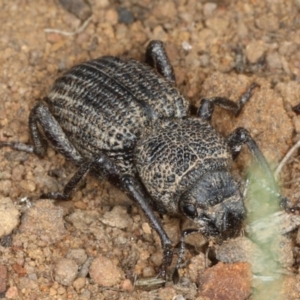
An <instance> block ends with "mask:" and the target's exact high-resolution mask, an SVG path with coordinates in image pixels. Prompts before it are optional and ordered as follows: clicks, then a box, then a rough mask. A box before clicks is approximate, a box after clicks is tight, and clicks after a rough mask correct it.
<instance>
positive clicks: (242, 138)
mask: <svg viewBox="0 0 300 300" xmlns="http://www.w3.org/2000/svg"><path fill="white" fill-rule="evenodd" d="M227 144H228V146H229V148H230V149H231V153H232V158H233V159H236V158H237V156H238V155H239V153H240V151H241V147H242V145H244V144H246V145H247V146H248V148H249V150H250V152H251V154H252V156H253V157H254V158H255V160H256V161H257V163H258V165H259V166H260V167H261V169H262V170H263V171H264V174H265V175H266V177H267V178H268V181H269V182H270V183H271V185H272V187H273V188H274V191H276V190H277V184H276V182H275V179H274V176H273V173H272V171H271V169H270V166H269V164H268V162H267V160H266V159H265V157H264V155H263V154H262V152H261V151H260V150H259V148H258V146H257V144H256V142H255V141H254V139H253V138H252V137H251V135H250V133H249V131H248V130H247V129H245V128H243V127H239V128H236V129H235V130H234V131H233V132H232V133H231V134H230V135H229V136H228V137H227Z"/></svg>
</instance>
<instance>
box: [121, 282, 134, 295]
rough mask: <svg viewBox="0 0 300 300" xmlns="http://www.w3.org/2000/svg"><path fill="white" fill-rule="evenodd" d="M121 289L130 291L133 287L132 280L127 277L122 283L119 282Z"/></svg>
mask: <svg viewBox="0 0 300 300" xmlns="http://www.w3.org/2000/svg"><path fill="white" fill-rule="evenodd" d="M121 289H122V290H123V291H125V292H131V291H133V289H134V286H133V284H132V282H131V281H130V280H129V279H125V280H124V281H123V282H122V283H121Z"/></svg>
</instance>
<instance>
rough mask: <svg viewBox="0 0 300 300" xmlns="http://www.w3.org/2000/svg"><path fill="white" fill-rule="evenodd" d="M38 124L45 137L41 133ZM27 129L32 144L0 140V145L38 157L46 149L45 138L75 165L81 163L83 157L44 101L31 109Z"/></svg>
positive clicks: (43, 153) (41, 155)
mask: <svg viewBox="0 0 300 300" xmlns="http://www.w3.org/2000/svg"><path fill="white" fill-rule="evenodd" d="M39 125H40V128H41V129H42V131H43V133H44V135H45V137H46V138H45V137H44V135H43V134H42V132H41V130H40V128H39ZM29 129H30V135H31V139H32V141H33V145H26V144H23V143H18V142H0V147H4V146H9V147H11V148H13V149H15V150H19V151H25V152H29V153H35V154H36V155H38V156H39V157H43V156H44V155H45V153H46V150H47V140H49V141H50V142H51V145H52V146H53V148H54V149H55V150H57V151H58V152H59V153H61V154H63V155H64V156H65V157H66V158H67V159H68V160H70V161H72V162H73V163H74V164H75V165H81V163H82V162H83V158H82V157H81V155H80V154H79V153H78V152H77V150H76V149H75V147H74V146H73V145H72V143H71V142H70V141H69V139H68V138H67V136H66V134H65V133H64V132H63V130H62V128H61V127H60V125H59V124H58V122H57V121H56V120H55V118H54V117H53V116H52V114H51V113H50V111H49V109H48V107H47V105H46V104H45V103H43V102H39V103H37V104H36V105H35V107H34V108H33V109H32V110H31V112H30V115H29Z"/></svg>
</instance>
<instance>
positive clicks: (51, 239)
mask: <svg viewBox="0 0 300 300" xmlns="http://www.w3.org/2000/svg"><path fill="white" fill-rule="evenodd" d="M20 231H21V232H22V233H25V234H35V235H38V236H40V237H41V239H42V240H43V241H45V242H46V243H47V244H52V243H56V242H57V241H59V240H61V239H62V238H63V237H64V235H65V233H66V229H65V225H64V220H63V209H62V208H61V207H59V206H55V205H54V203H53V201H50V200H43V201H37V202H35V205H34V206H32V207H31V208H30V209H28V210H27V211H26V212H25V214H24V215H23V216H22V220H21V225H20Z"/></svg>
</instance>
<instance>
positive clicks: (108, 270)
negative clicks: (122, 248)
mask: <svg viewBox="0 0 300 300" xmlns="http://www.w3.org/2000/svg"><path fill="white" fill-rule="evenodd" d="M90 276H91V278H92V279H93V281H94V282H95V283H97V284H98V285H99V286H105V287H110V286H113V285H116V284H118V283H119V282H120V280H121V278H122V277H123V276H124V274H123V271H122V270H121V269H120V268H119V267H117V266H116V265H114V264H113V263H112V261H111V260H110V259H108V258H106V257H104V256H102V255H99V256H98V257H97V258H95V259H94V260H93V262H92V264H91V266H90Z"/></svg>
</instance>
